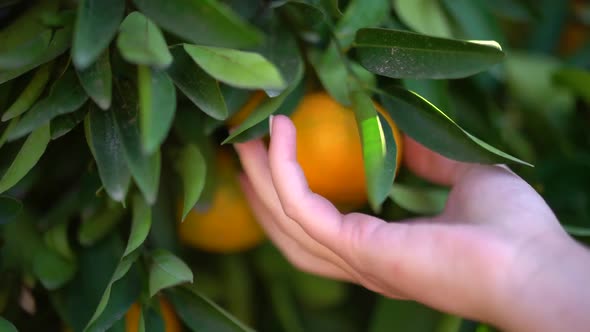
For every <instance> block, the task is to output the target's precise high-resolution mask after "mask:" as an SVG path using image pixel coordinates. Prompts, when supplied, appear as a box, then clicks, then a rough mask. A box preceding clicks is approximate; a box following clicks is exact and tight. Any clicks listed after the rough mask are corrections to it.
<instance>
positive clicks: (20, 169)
mask: <svg viewBox="0 0 590 332" xmlns="http://www.w3.org/2000/svg"><path fill="white" fill-rule="evenodd" d="M48 143H49V125H45V126H43V127H41V128H39V129H37V130H35V131H34V132H32V133H31V134H30V135H29V137H27V139H26V140H25V143H24V144H23V145H22V147H21V148H20V151H19V152H18V154H17V155H16V157H15V158H14V160H13V161H12V163H11V164H10V167H9V168H8V169H7V170H6V172H5V173H4V174H3V175H2V177H1V178H0V193H3V192H5V191H6V190H8V189H10V188H11V187H12V186H14V185H15V184H17V183H18V182H19V181H20V180H21V179H22V178H23V177H24V176H25V175H27V173H28V172H29V171H30V170H31V168H33V166H35V164H37V161H39V159H40V158H41V156H42V155H43V153H45V148H46V147H47V144H48Z"/></svg>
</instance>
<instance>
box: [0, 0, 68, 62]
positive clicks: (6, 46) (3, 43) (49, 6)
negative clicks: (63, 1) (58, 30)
mask: <svg viewBox="0 0 590 332" xmlns="http://www.w3.org/2000/svg"><path fill="white" fill-rule="evenodd" d="M58 6H59V2H58V1H48V0H44V1H36V2H35V3H34V4H33V5H32V6H29V7H28V8H27V9H26V10H25V11H24V12H23V13H20V15H18V16H17V17H16V19H15V20H14V21H13V22H12V23H11V24H10V25H9V26H7V27H4V28H2V30H0V53H2V52H4V51H10V50H14V49H15V48H17V47H19V46H20V45H22V44H23V41H25V43H26V41H30V40H31V39H33V38H35V37H37V36H38V35H39V34H40V33H41V32H43V31H44V30H45V29H46V27H45V26H44V25H43V24H42V17H43V16H45V15H51V14H55V13H56V12H57V10H58Z"/></svg>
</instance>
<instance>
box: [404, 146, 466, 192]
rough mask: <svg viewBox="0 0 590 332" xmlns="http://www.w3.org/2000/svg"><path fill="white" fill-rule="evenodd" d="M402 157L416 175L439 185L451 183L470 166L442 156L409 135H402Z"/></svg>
mask: <svg viewBox="0 0 590 332" xmlns="http://www.w3.org/2000/svg"><path fill="white" fill-rule="evenodd" d="M403 159H404V163H405V164H406V166H407V167H408V168H409V169H410V170H411V171H412V172H414V173H415V174H416V175H418V176H420V177H422V178H424V179H426V180H429V181H432V182H434V183H437V184H441V185H453V184H454V183H455V182H456V181H457V179H459V178H460V176H461V175H462V174H464V173H465V171H467V169H469V167H470V166H472V165H470V164H467V163H462V162H458V161H454V160H451V159H448V158H446V157H443V156H441V155H440V154H438V153H436V152H433V151H431V150H429V149H428V148H426V147H424V146H423V145H421V144H420V143H418V142H416V141H415V140H413V139H412V138H410V137H409V136H405V137H404V158H403Z"/></svg>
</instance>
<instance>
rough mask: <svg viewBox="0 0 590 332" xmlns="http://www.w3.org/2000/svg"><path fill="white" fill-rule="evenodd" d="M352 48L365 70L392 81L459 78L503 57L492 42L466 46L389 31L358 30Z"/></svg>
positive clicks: (465, 44) (473, 43)
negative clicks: (401, 79)
mask: <svg viewBox="0 0 590 332" xmlns="http://www.w3.org/2000/svg"><path fill="white" fill-rule="evenodd" d="M354 47H355V48H356V49H357V52H358V56H359V59H360V62H361V64H362V65H363V66H364V67H365V68H367V69H368V70H369V71H371V72H373V73H376V74H378V75H383V76H387V77H392V78H414V79H423V78H429V79H452V78H463V77H467V76H470V75H473V74H476V73H479V72H481V71H483V70H486V69H487V68H489V67H491V66H493V65H495V64H496V63H498V62H500V61H501V60H502V59H503V57H504V53H503V52H502V50H501V48H500V46H499V45H498V44H497V43H495V42H492V41H483V42H468V41H463V40H454V39H445V38H438V37H430V36H426V35H420V34H416V33H412V32H407V31H401V30H389V29H361V30H359V31H358V32H357V34H356V39H355V45H354Z"/></svg>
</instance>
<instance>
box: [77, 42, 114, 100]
mask: <svg viewBox="0 0 590 332" xmlns="http://www.w3.org/2000/svg"><path fill="white" fill-rule="evenodd" d="M77 73H78V78H79V79H80V83H81V85H82V87H83V88H84V91H86V93H87V94H88V96H90V98H91V99H92V100H93V101H94V102H95V103H96V104H97V105H98V106H99V107H100V108H102V109H103V110H107V109H109V107H111V96H112V90H113V87H112V85H113V82H112V78H113V74H112V73H111V61H110V59H109V51H108V50H105V52H104V53H102V55H100V56H99V57H98V59H97V60H96V62H94V63H92V64H90V65H89V66H87V67H85V69H78V70H77Z"/></svg>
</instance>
